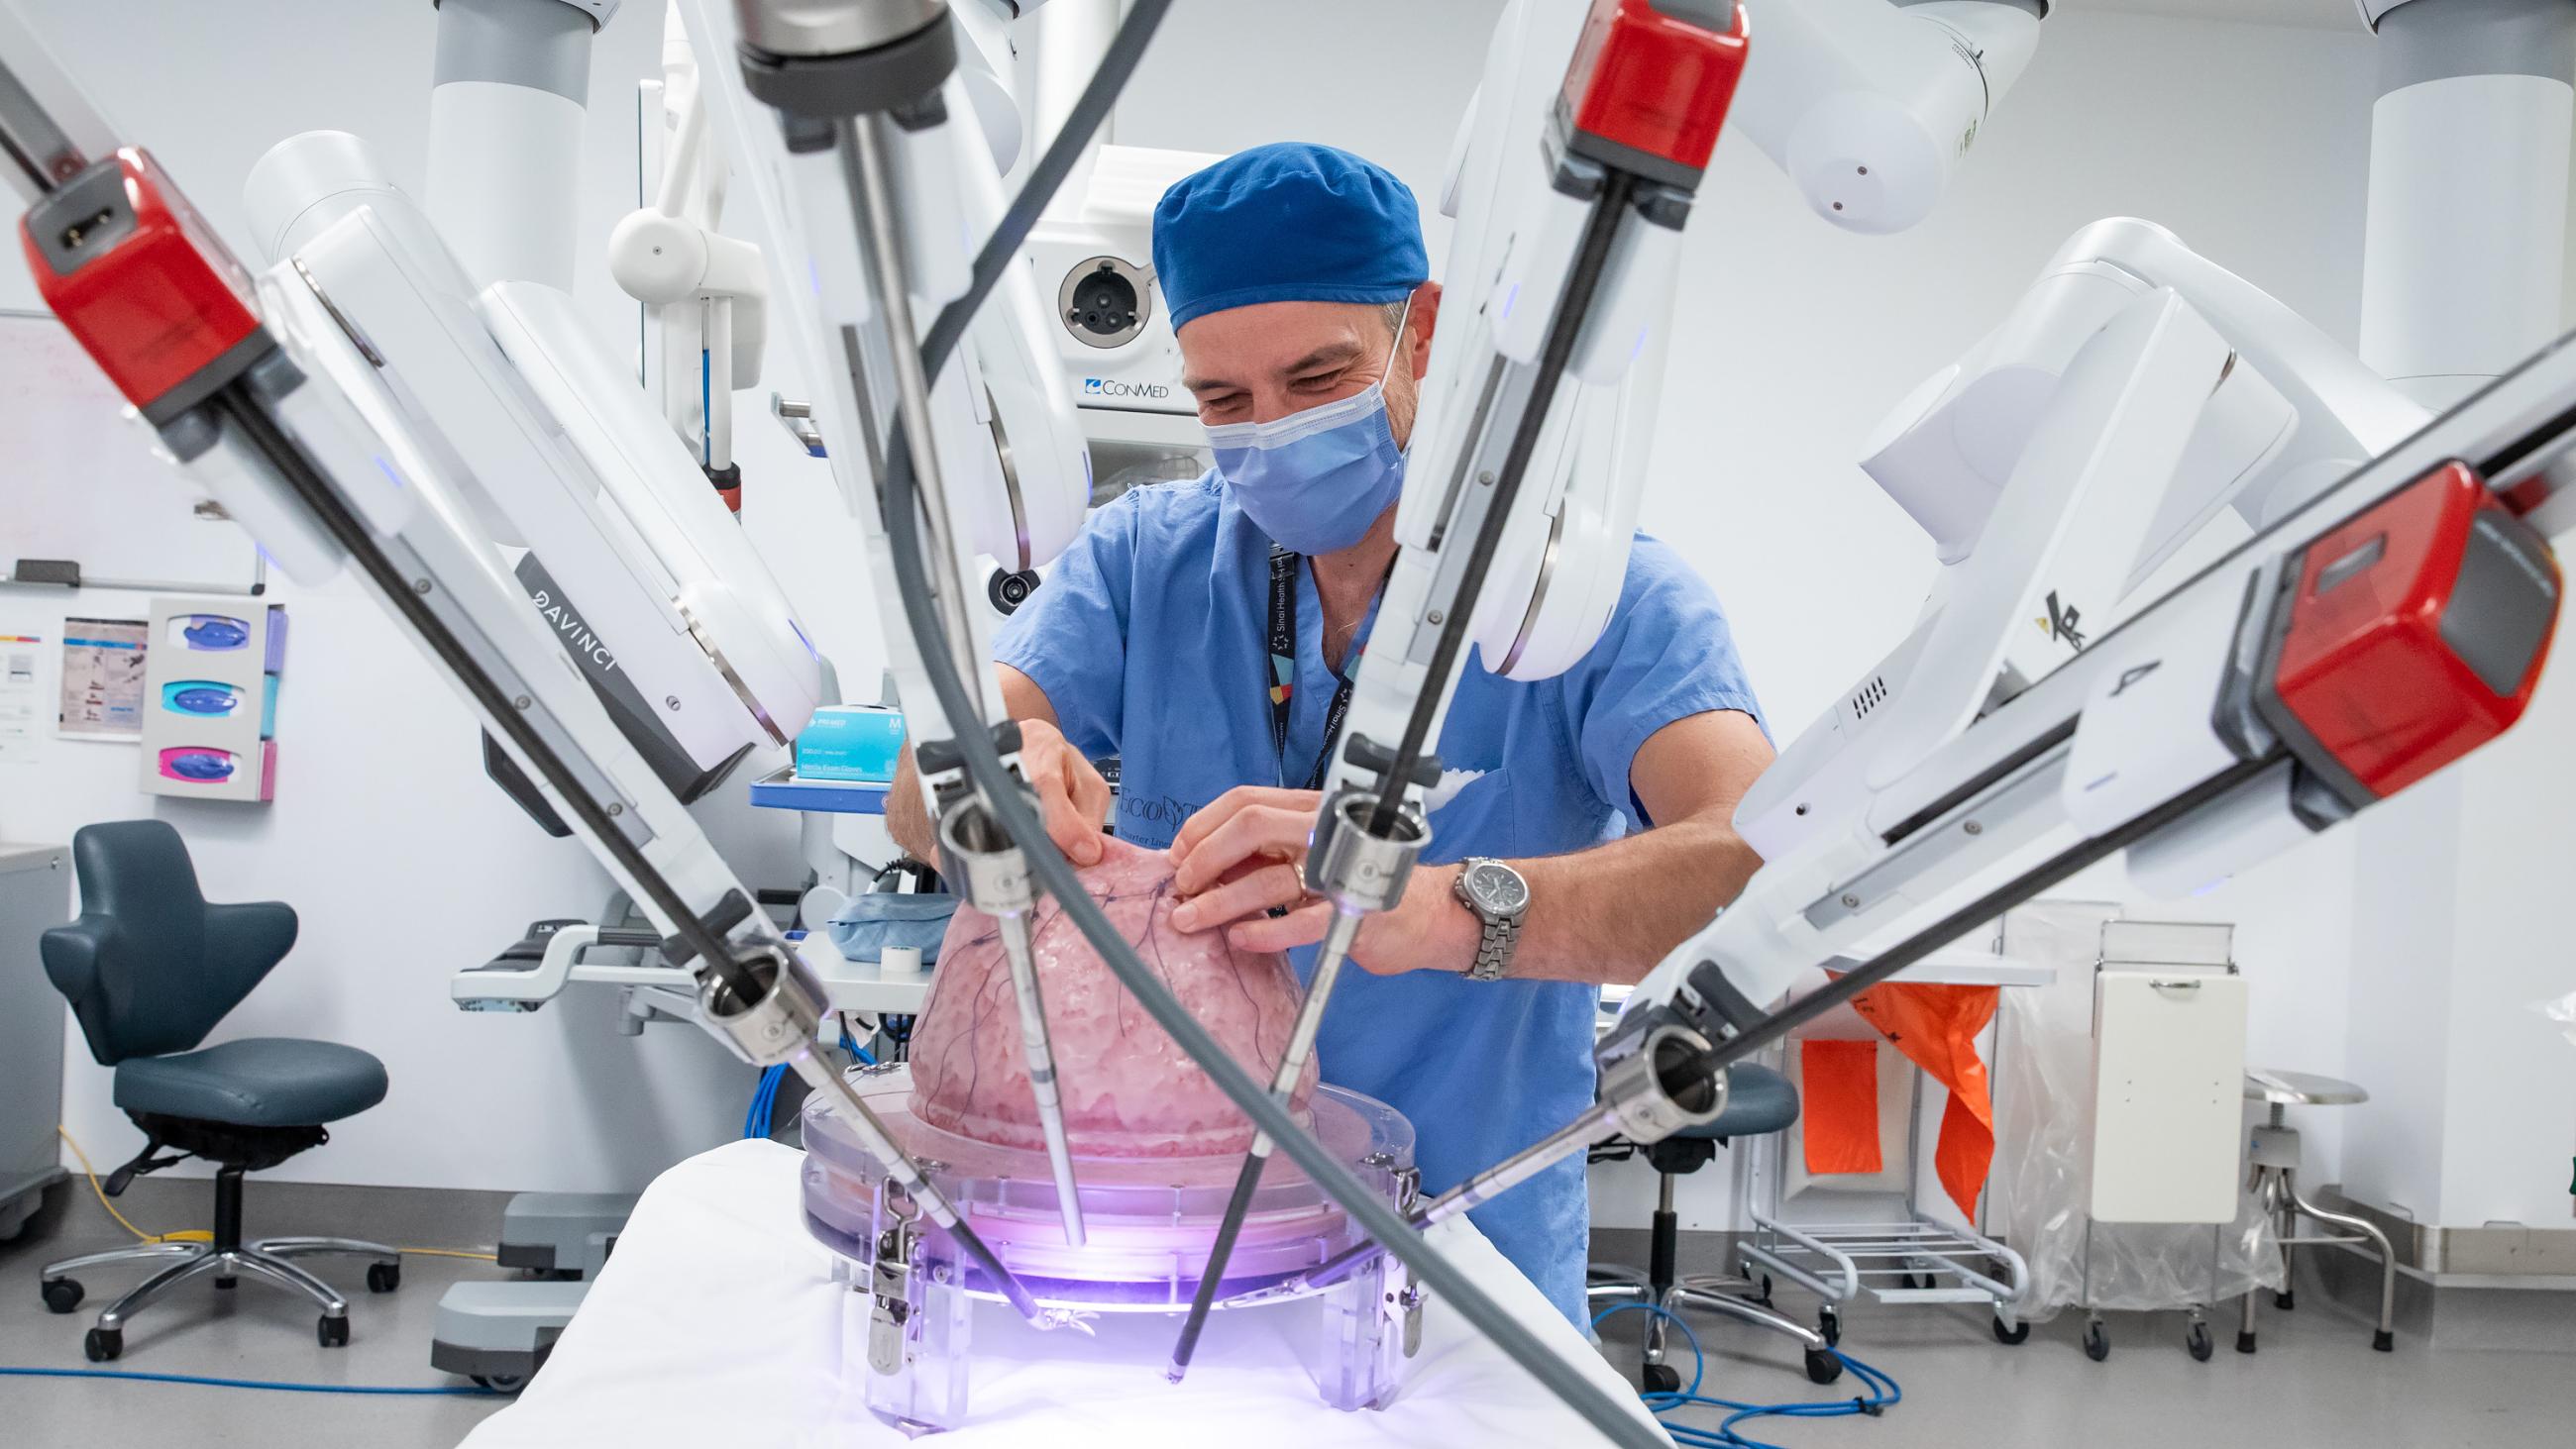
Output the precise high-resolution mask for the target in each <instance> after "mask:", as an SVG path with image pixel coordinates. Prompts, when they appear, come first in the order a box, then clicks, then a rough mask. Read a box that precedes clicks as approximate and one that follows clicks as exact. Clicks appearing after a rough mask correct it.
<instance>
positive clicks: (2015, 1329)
mask: <svg viewBox="0 0 2576 1449" xmlns="http://www.w3.org/2000/svg"><path fill="white" fill-rule="evenodd" d="M2029 1337H2030V1325H2029V1324H2027V1323H2015V1324H2011V1325H2009V1326H2007V1325H2006V1324H2005V1323H2004V1320H2003V1315H2001V1314H1997V1315H1995V1342H1997V1343H2020V1342H2022V1341H2023V1340H2025V1339H2027V1338H2029Z"/></svg>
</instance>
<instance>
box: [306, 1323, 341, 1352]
mask: <svg viewBox="0 0 2576 1449" xmlns="http://www.w3.org/2000/svg"><path fill="white" fill-rule="evenodd" d="M313 1336H314V1338H315V1339H317V1340H319V1341H320V1342H321V1344H322V1346H323V1347H324V1348H346V1347H348V1346H349V1320H348V1319H346V1318H317V1319H315V1320H314V1321H313Z"/></svg>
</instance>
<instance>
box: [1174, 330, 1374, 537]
mask: <svg viewBox="0 0 2576 1449" xmlns="http://www.w3.org/2000/svg"><path fill="white" fill-rule="evenodd" d="M1411 315H1412V307H1411V304H1409V303H1408V304H1407V305H1406V308H1405V317H1406V318H1407V319H1409V318H1410V317H1411ZM1404 328H1405V322H1404V321H1402V320H1399V321H1398V322H1397V323H1396V325H1395V339H1396V340H1395V343H1394V344H1393V345H1390V346H1389V347H1388V349H1387V359H1386V372H1387V373H1392V372H1393V371H1394V370H1395V348H1396V347H1397V346H1401V345H1402V343H1403V341H1404ZM1207 435H1208V446H1209V447H1210V448H1212V449H1214V450H1215V452H1216V471H1217V476H1218V477H1220V478H1222V479H1224V480H1225V484H1226V486H1227V487H1228V488H1230V489H1232V490H1233V492H1234V501H1235V502H1236V504H1238V505H1239V506H1241V507H1242V509H1243V512H1244V515H1245V516H1246V517H1248V518H1250V519H1251V520H1252V521H1253V523H1254V525H1255V526H1257V527H1259V528H1260V530H1261V531H1262V532H1263V533H1266V534H1268V535H1269V536H1270V541H1271V542H1273V543H1275V544H1277V545H1279V546H1280V547H1281V548H1285V549H1290V550H1292V551H1294V552H1297V553H1302V554H1306V555H1309V556H1312V555H1315V554H1325V553H1333V552H1335V551H1337V550H1340V549H1345V548H1349V547H1350V546H1351V545H1352V544H1355V543H1357V542H1359V541H1360V539H1361V538H1362V537H1363V536H1364V535H1366V534H1367V533H1368V531H1369V527H1370V525H1372V524H1374V523H1376V522H1377V519H1378V515H1379V514H1381V513H1384V512H1386V510H1387V507H1388V506H1389V505H1390V504H1392V503H1394V502H1395V500H1396V498H1397V497H1398V496H1399V495H1400V494H1401V493H1402V492H1403V491H1404V450H1403V449H1401V448H1399V447H1397V446H1396V445H1395V429H1394V425H1393V424H1392V423H1390V422H1389V421H1388V420H1387V415H1386V374H1385V373H1381V374H1380V375H1379V377H1378V380H1377V381H1375V382H1373V383H1370V384H1369V385H1368V386H1367V387H1365V388H1362V389H1361V390H1360V391H1358V392H1355V393H1353V394H1351V395H1350V396H1349V397H1345V398H1336V399H1334V400H1333V401H1331V402H1328V403H1321V404H1318V405H1317V406H1314V407H1311V408H1307V409H1306V410H1305V411H1303V412H1295V413H1290V414H1289V415H1288V416H1286V417H1284V418H1278V419H1274V420H1273V421H1270V422H1266V423H1222V424H1219V425H1217V426H1215V427H1212V428H1209V429H1208V430H1207Z"/></svg>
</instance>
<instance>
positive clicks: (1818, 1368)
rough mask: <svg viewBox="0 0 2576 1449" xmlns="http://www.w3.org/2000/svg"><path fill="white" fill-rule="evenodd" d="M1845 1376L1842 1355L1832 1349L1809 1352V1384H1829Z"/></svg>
mask: <svg viewBox="0 0 2576 1449" xmlns="http://www.w3.org/2000/svg"><path fill="white" fill-rule="evenodd" d="M1842 1376H1843V1359H1842V1355H1841V1354H1838V1353H1836V1352H1834V1351H1833V1350H1832V1349H1830V1348H1811V1349H1808V1350H1807V1382H1809V1383H1811V1384H1829V1383H1832V1382H1833V1381H1834V1380H1836V1379H1838V1378H1841V1377H1842Z"/></svg>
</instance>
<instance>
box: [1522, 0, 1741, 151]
mask: <svg viewBox="0 0 2576 1449" xmlns="http://www.w3.org/2000/svg"><path fill="white" fill-rule="evenodd" d="M1746 40H1747V30H1746V25H1745V18H1744V7H1743V6H1742V5H1740V4H1738V3H1737V0H1593V5H1592V10H1591V13H1590V14H1589V15H1587V16H1586V17H1585V18H1584V21H1583V37H1582V39H1581V40H1580V41H1578V42H1577V43H1576V45H1575V48H1574V59H1573V61H1572V63H1570V64H1569V65H1567V67H1566V70H1565V89H1564V92H1563V94H1562V95H1561V97H1560V110H1559V117H1560V121H1561V123H1562V125H1563V128H1564V132H1565V138H1566V144H1567V148H1568V149H1569V150H1571V151H1573V152H1575V153H1576V154H1577V155H1581V156H1586V157H1588V158H1590V159H1592V160H1595V161H1598V162H1601V163H1602V164H1604V165H1606V166H1612V167H1616V168H1618V169H1620V170H1623V171H1631V172H1635V173H1636V174H1638V175H1640V176H1643V177H1645V178H1646V179H1648V180H1650V181H1659V182H1663V183H1665V184H1666V185H1670V186H1675V187H1678V188H1680V189H1682V190H1684V191H1689V190H1692V189H1694V188H1696V187H1697V186H1698V184H1699V177H1700V173H1701V172H1703V171H1705V170H1707V169H1708V158H1709V153H1710V152H1711V151H1713V150H1715V149H1716V147H1717V133H1718V130H1719V128H1720V127H1722V126H1723V125H1725V123H1726V112H1727V107H1728V106H1729V105H1731V104H1732V103H1733V102H1734V99H1735V83H1736V81H1737V79H1738V78H1740V77H1741V76H1742V75H1743V74H1744V56H1745V46H1746Z"/></svg>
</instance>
